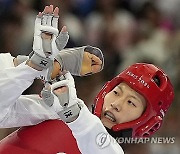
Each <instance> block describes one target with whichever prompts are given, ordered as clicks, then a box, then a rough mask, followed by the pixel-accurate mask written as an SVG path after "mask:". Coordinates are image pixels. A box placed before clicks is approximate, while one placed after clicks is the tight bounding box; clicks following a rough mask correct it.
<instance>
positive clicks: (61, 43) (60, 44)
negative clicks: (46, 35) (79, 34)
mask: <svg viewBox="0 0 180 154" xmlns="http://www.w3.org/2000/svg"><path fill="white" fill-rule="evenodd" d="M68 40H69V34H68V32H67V31H66V32H60V34H59V36H58V37H57V39H56V41H55V42H56V45H57V48H58V50H59V51H61V50H62V49H64V47H65V46H66V44H67V42H68Z"/></svg>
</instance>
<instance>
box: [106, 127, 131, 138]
mask: <svg viewBox="0 0 180 154" xmlns="http://www.w3.org/2000/svg"><path fill="white" fill-rule="evenodd" d="M105 128H106V130H107V131H108V133H109V134H110V135H111V136H112V137H113V138H115V139H116V138H117V137H124V138H125V137H132V128H128V129H124V130H120V131H113V130H112V129H109V128H107V127H105Z"/></svg>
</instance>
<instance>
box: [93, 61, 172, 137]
mask: <svg viewBox="0 0 180 154" xmlns="http://www.w3.org/2000/svg"><path fill="white" fill-rule="evenodd" d="M121 82H125V83H126V84H128V85H129V86H130V87H131V88H132V89H134V90H135V91H137V92H138V93H140V94H141V95H143V96H144V97H145V99H146V102H147V105H146V110H145V112H144V113H143V114H142V115H141V116H140V117H139V118H138V119H136V120H133V121H130V122H126V123H122V124H116V125H114V126H113V127H112V128H111V130H112V131H113V132H119V133H120V132H121V131H123V130H127V129H132V137H148V136H150V135H152V134H154V133H155V132H156V131H157V130H158V129H159V128H160V126H161V125H162V121H163V118H164V116H165V114H166V112H167V110H168V108H169V107H170V105H171V103H172V101H173V98H174V91H173V86H172V84H171V82H170V80H169V78H168V77H167V75H166V74H165V73H164V72H163V71H162V70H161V69H160V68H158V67H156V66H154V65H152V64H145V63H137V64H134V65H132V66H130V67H129V68H127V69H126V70H124V71H123V72H122V73H120V74H119V75H118V76H116V77H115V78H114V79H112V80H111V81H109V82H107V83H106V84H105V85H104V87H103V88H102V89H101V91H100V92H99V94H98V95H97V97H96V99H95V108H94V114H95V115H97V116H98V117H100V116H101V111H102V107H103V104H104V97H105V95H106V94H107V93H108V92H110V91H111V90H112V89H113V88H115V87H116V86H117V85H119V84H120V83H121Z"/></svg>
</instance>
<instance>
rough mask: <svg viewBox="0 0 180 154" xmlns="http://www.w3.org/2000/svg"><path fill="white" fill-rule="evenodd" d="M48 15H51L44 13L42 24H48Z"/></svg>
mask: <svg viewBox="0 0 180 154" xmlns="http://www.w3.org/2000/svg"><path fill="white" fill-rule="evenodd" d="M48 16H49V15H48V14H43V17H42V25H43V26H46V25H47V19H48Z"/></svg>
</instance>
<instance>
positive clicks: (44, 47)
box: [30, 14, 69, 69]
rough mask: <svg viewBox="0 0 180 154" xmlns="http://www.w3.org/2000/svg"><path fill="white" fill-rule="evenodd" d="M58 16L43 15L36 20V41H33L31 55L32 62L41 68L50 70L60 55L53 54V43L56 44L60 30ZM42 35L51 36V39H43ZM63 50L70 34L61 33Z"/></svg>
mask: <svg viewBox="0 0 180 154" xmlns="http://www.w3.org/2000/svg"><path fill="white" fill-rule="evenodd" d="M58 18H59V17H58V16H54V15H53V14H43V15H42V16H37V17H36V20H35V30H34V41H33V53H31V55H30V59H31V61H32V62H33V63H34V64H36V65H37V66H39V67H41V68H43V69H44V68H48V67H49V66H50V65H52V63H53V60H54V57H55V56H56V55H57V54H58V53H59V51H58V52H55V51H53V52H52V42H55V40H56V38H57V36H58V33H59V30H58V28H57V27H58ZM42 33H48V34H51V36H52V37H51V40H50V39H42ZM58 37H60V38H61V39H60V42H61V44H62V45H61V46H62V49H63V48H64V47H65V46H66V44H67V42H68V39H69V35H68V32H67V31H66V32H60V34H59V36H58Z"/></svg>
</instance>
